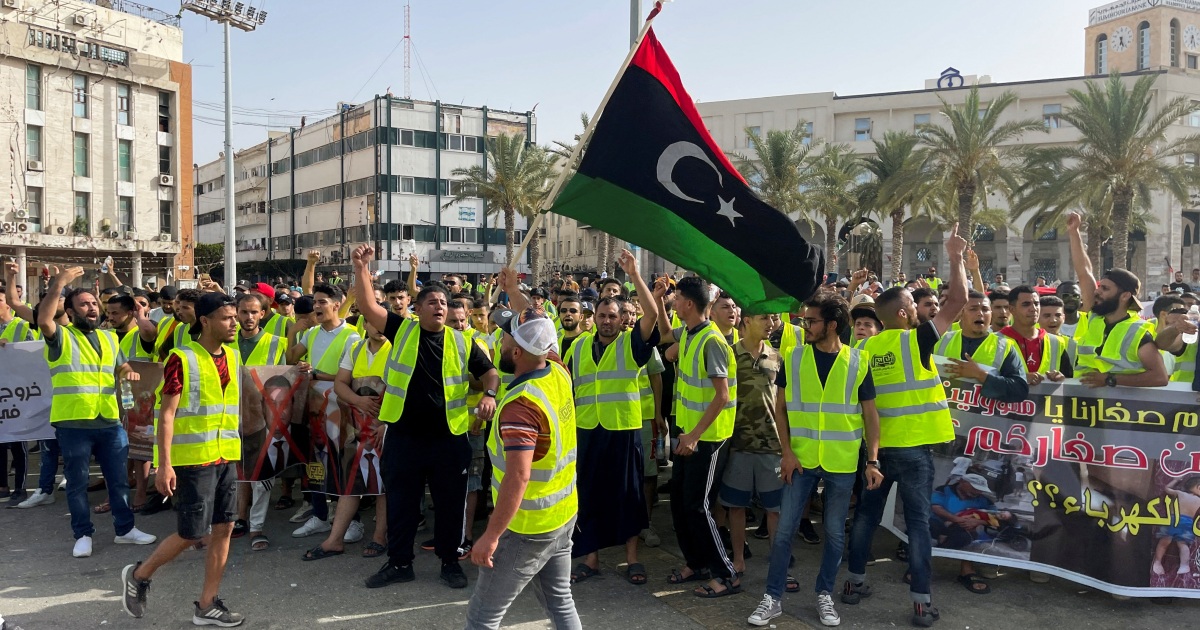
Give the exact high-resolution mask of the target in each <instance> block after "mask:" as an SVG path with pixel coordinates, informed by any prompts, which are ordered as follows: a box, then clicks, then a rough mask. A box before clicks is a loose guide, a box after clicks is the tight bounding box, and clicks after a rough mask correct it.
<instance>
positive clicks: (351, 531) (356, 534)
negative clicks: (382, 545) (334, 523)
mask: <svg viewBox="0 0 1200 630" xmlns="http://www.w3.org/2000/svg"><path fill="white" fill-rule="evenodd" d="M365 531H366V528H365V527H363V524H362V522H361V521H350V527H348V528H346V535H345V536H342V542H345V543H356V542H358V541H360V540H362V539H363V532H365Z"/></svg>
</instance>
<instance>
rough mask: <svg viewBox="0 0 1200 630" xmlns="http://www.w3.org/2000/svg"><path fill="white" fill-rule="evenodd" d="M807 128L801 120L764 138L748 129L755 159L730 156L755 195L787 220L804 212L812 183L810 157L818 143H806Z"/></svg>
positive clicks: (812, 175) (773, 131)
mask: <svg viewBox="0 0 1200 630" xmlns="http://www.w3.org/2000/svg"><path fill="white" fill-rule="evenodd" d="M806 127H807V123H805V121H803V120H802V121H800V122H799V123H796V128H795V129H791V130H788V131H782V130H778V129H775V130H771V131H768V132H767V135H766V137H763V136H762V135H760V134H759V133H758V131H757V130H755V129H752V128H750V127H747V128H746V138H747V140H748V142H749V144H750V148H752V149H754V153H755V155H756V156H757V158H755V159H752V158H750V157H748V156H746V155H744V154H741V153H730V154H729V156H730V157H732V158H733V159H734V162H735V165H736V166H737V169H738V171H740V172H741V173H742V177H745V178H746V181H747V182H750V188H751V189H753V190H754V193H755V194H757V195H758V197H759V198H760V199H762V200H763V201H765V202H767V204H768V205H770V206H771V207H773V208H775V209H776V210H778V211H780V212H782V213H784V214H786V215H788V216H791V215H793V214H799V213H801V212H803V211H804V209H805V205H804V191H805V190H807V189H808V188H809V187H811V186H812V185H813V184H814V182H815V172H814V171H813V170H812V169H811V168H809V155H810V154H811V153H812V150H813V149H814V148H816V147H817V146H819V144H820V143H819V142H813V141H811V140H810V139H809V137H808V133H807V132H806V131H805V129H806Z"/></svg>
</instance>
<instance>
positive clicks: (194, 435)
mask: <svg viewBox="0 0 1200 630" xmlns="http://www.w3.org/2000/svg"><path fill="white" fill-rule="evenodd" d="M225 353H226V357H225V361H226V365H227V367H228V369H229V384H228V385H226V386H225V389H224V391H222V390H221V375H220V374H219V373H218V372H217V364H216V363H215V362H213V359H212V356H211V355H210V354H209V353H208V351H207V350H205V349H204V346H201V345H200V344H199V343H196V342H195V341H191V340H188V342H187V343H186V344H184V345H183V347H181V348H174V349H172V350H171V354H173V355H175V356H177V357H179V360H180V362H181V363H182V365H183V371H182V373H181V374H182V377H183V378H182V380H183V391H182V392H180V394H179V407H178V409H176V411H175V423H174V433H173V434H172V436H171V466H199V465H201V464H210V463H212V462H215V461H217V460H222V459H223V460H225V461H231V462H232V461H237V460H239V459H241V458H242V438H241V435H240V434H239V433H238V414H239V410H238V402H239V401H240V400H241V394H240V391H241V387H240V384H241V370H240V369H238V366H239V365H241V358H240V357H239V356H238V351H237V349H236V348H231V347H229V345H225ZM154 459H155V463H156V464H157V462H158V447H157V445H156V446H155V457H154Z"/></svg>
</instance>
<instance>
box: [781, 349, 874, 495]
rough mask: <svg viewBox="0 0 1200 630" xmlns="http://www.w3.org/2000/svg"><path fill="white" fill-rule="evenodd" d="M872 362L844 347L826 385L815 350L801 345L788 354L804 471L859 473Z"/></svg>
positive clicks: (794, 437) (796, 442)
mask: <svg viewBox="0 0 1200 630" xmlns="http://www.w3.org/2000/svg"><path fill="white" fill-rule="evenodd" d="M868 362H869V361H868V357H867V353H865V352H863V351H861V350H856V349H854V348H851V347H850V346H847V345H843V346H842V347H841V349H840V350H838V358H837V360H836V361H834V363H833V367H832V368H831V369H830V370H829V375H828V376H827V377H826V378H825V384H824V385H822V384H821V376H820V374H819V373H818V372H817V362H816V359H815V358H814V356H813V352H812V350H811V348H809V346H807V345H801V346H797V347H795V348H792V349H790V350H788V351H787V352H785V353H784V354H783V365H784V366H786V369H787V391H785V392H784V399H785V400H786V402H787V417H788V428H789V433H790V434H791V447H792V451H793V452H794V453H795V454H796V457H797V458H798V459H799V460H800V465H801V466H802V467H804V468H817V467H820V468H822V469H824V470H826V471H828V472H832V473H852V472H855V471H857V470H858V451H859V445H860V444H861V443H862V436H863V417H862V405H861V404H860V403H859V400H858V389H859V387H861V386H862V384H863V381H864V380H866V378H867V370H868V369H869V368H868V367H867V363H868Z"/></svg>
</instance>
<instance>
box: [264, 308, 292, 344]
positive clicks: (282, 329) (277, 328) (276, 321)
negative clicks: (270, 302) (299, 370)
mask: <svg viewBox="0 0 1200 630" xmlns="http://www.w3.org/2000/svg"><path fill="white" fill-rule="evenodd" d="M294 323H296V320H294V319H292V318H291V317H287V316H284V315H280V314H279V313H276V314H274V315H272V316H271V321H269V322H267V325H266V326H263V327H262V329H263V330H264V331H266V333H267V334H268V335H274V336H276V337H279V338H280V339H283V343H284V351H287V331H288V326H291V325H292V324H294Z"/></svg>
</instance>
